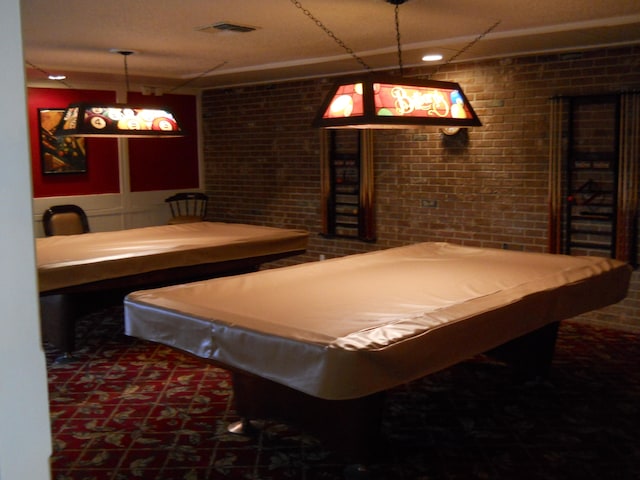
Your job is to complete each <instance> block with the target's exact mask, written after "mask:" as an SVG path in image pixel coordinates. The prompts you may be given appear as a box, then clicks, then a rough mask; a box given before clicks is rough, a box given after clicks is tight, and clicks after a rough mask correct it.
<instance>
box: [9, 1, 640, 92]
mask: <svg viewBox="0 0 640 480" xmlns="http://www.w3.org/2000/svg"><path fill="white" fill-rule="evenodd" d="M516 3H517V6H514V5H516ZM21 9H22V34H23V42H24V58H25V62H26V66H27V79H28V82H29V83H30V84H39V83H42V82H45V81H46V75H45V73H56V74H57V73H62V74H65V75H67V79H66V80H65V82H66V85H67V86H71V87H75V88H81V87H82V88H86V85H87V84H111V85H113V83H114V82H123V84H124V82H125V78H124V59H123V57H122V55H119V54H117V53H113V52H112V50H128V51H134V52H135V53H134V55H131V56H129V57H127V64H128V72H129V82H130V89H131V90H140V89H141V87H142V86H148V87H154V88H158V89H160V90H162V91H164V92H167V91H179V90H184V89H185V88H187V89H191V88H193V89H200V88H214V87H225V86H231V85H242V84H255V83H266V82H268V83H272V82H278V81H283V80H289V79H299V78H310V77H328V76H335V75H341V74H348V73H354V72H363V71H364V70H365V67H364V66H363V65H362V64H361V63H359V62H358V61H357V60H356V59H355V58H354V57H353V56H352V55H351V54H350V53H348V50H351V51H353V53H354V54H355V56H356V57H358V58H359V59H361V60H362V61H363V62H364V63H365V64H366V65H367V67H368V68H370V69H372V70H385V69H386V70H388V69H397V68H398V65H399V58H398V49H397V39H396V28H395V6H394V5H392V4H390V3H388V2H387V1H386V0H299V1H296V0H109V1H105V0H21ZM305 12H307V13H305ZM398 15H399V17H398V18H399V25H400V39H401V46H402V48H401V51H402V64H403V66H404V67H406V68H408V67H410V66H414V65H424V63H423V62H422V61H421V58H422V56H423V55H424V54H426V53H435V52H438V53H441V54H443V55H444V60H443V61H442V62H440V63H443V62H448V61H455V62H462V61H464V62H466V61H470V60H474V59H487V58H502V57H512V56H519V55H529V54H538V53H566V52H576V51H577V52H579V51H583V50H585V49H592V48H597V47H602V46H618V45H632V44H636V45H637V44H640V2H638V0H592V1H587V2H585V1H584V0H562V1H560V0H536V1H535V2H513V1H507V0H482V1H479V0H456V1H455V2H454V1H451V0H407V1H406V3H404V4H402V5H400V6H399V7H398ZM311 17H314V18H315V19H316V20H317V22H316V20H314V19H312V18H311ZM218 22H228V23H233V24H239V25H243V26H252V27H255V30H254V31H251V32H249V33H238V32H233V31H219V30H216V29H207V28H206V27H207V26H210V25H212V24H216V23H218ZM318 23H320V24H322V26H324V28H326V30H327V31H325V30H323V28H321V26H319V25H318ZM492 27H493V29H492ZM488 30H490V32H489V33H487V34H486V35H484V36H483V33H485V32H487V31H488ZM329 32H331V33H333V35H334V36H335V38H332V37H331V36H330V35H329ZM480 37H482V38H480ZM479 38H480V40H478V39H479ZM336 40H338V41H336ZM476 40H478V41H477V42H476ZM339 41H341V42H343V45H340V43H339ZM474 42H475V43H474ZM453 57H455V59H453ZM433 68H434V69H435V68H437V64H434V66H433ZM49 82H50V81H49Z"/></svg>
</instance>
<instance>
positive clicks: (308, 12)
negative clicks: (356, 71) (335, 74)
mask: <svg viewBox="0 0 640 480" xmlns="http://www.w3.org/2000/svg"><path fill="white" fill-rule="evenodd" d="M291 3H293V4H294V5H295V6H296V7H297V8H299V9H300V10H301V11H302V13H304V14H305V15H306V16H307V17H309V19H310V20H311V21H312V22H313V23H315V24H316V25H317V26H318V27H320V28H321V29H322V30H323V31H324V33H326V34H327V35H328V36H329V37H331V38H332V39H333V40H334V41H335V42H336V43H337V44H338V45H340V46H341V47H342V48H343V49H344V50H345V51H346V52H347V53H348V54H349V55H351V56H352V57H353V58H354V59H355V60H356V61H357V62H358V63H359V64H360V65H362V66H363V67H364V68H365V70H369V71H370V70H371V67H370V66H369V65H367V64H366V63H365V61H364V60H363V59H362V58H360V57H359V56H358V55H356V53H355V52H354V51H353V50H352V49H351V48H349V47H348V46H347V45H346V44H345V43H344V42H343V41H342V40H340V39H339V38H338V37H336V35H335V34H334V33H333V32H332V31H331V30H329V29H328V28H327V27H326V26H325V25H324V24H323V23H322V22H321V21H320V20H319V19H317V18H316V17H315V16H314V15H313V14H312V13H311V12H310V11H309V10H307V9H306V8H304V7H303V6H302V4H301V3H300V2H299V1H298V0H291Z"/></svg>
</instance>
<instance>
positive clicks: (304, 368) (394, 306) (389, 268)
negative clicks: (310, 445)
mask: <svg viewBox="0 0 640 480" xmlns="http://www.w3.org/2000/svg"><path fill="white" fill-rule="evenodd" d="M629 277H630V268H629V267H628V266H627V265H626V264H623V263H622V262H618V261H615V260H609V259H605V258H598V257H570V256H563V255H551V254H537V253H523V252H515V251H507V250H497V249H484V248H473V247H462V246H456V245H452V244H448V243H421V244H416V245H411V246H406V247H399V248H393V249H389V250H383V251H379V252H373V253H367V254H361V255H352V256H348V257H343V258H338V259H333V260H328V261H324V262H314V263H307V264H302V265H297V266H293V267H286V268H280V269H274V270H265V271H261V272H256V273H251V274H246V275H239V276H235V277H227V278H220V279H213V280H208V281H203V282H196V283H192V284H186V285H177V286H174V287H167V288H161V289H155V290H148V291H139V292H134V293H132V294H130V295H129V296H128V297H127V298H126V299H125V328H126V332H127V333H128V334H129V335H132V336H136V337H140V338H143V339H147V340H152V341H155V342H160V343H163V344H166V345H170V346H173V347H176V348H179V349H181V350H185V351H187V352H190V353H193V354H195V355H197V356H199V357H202V358H205V359H212V360H215V361H218V362H221V363H223V364H225V365H228V366H230V367H236V368H239V369H242V370H243V371H246V372H249V373H254V374H257V375H259V376H261V377H264V378H267V379H269V380H272V381H275V382H278V383H281V384H284V385H287V386H289V387H292V388H294V389H297V390H300V391H303V392H306V393H308V394H310V395H314V396H317V397H320V398H325V399H347V398H357V397H361V396H365V395H368V394H371V393H374V392H377V391H381V390H385V389H388V388H391V387H393V386H396V385H399V384H402V383H405V382H407V381H410V380H413V379H416V378H419V377H421V376H424V375H426V374H429V373H432V372H434V371H437V370H440V369H442V368H445V367H447V366H450V365H453V364H455V363H457V362H459V361H462V360H464V359H466V358H468V357H470V356H472V355H475V354H478V353H481V352H484V351H487V350H489V349H491V348H493V347H496V346H498V345H501V344H503V343H505V342H507V341H509V340H511V339H514V338H516V337H518V336H521V335H523V334H526V333H529V332H531V331H533V330H536V329H538V328H540V327H542V326H544V325H546V324H548V323H551V322H554V321H559V320H562V319H564V318H568V317H572V316H575V315H577V314H579V313H582V312H585V311H589V310H592V309H596V308H600V307H602V306H605V305H608V304H611V303H614V302H616V301H618V300H620V299H622V298H624V296H625V295H626V291H627V288H628V282H629Z"/></svg>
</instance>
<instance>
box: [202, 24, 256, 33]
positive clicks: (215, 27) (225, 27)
mask: <svg viewBox="0 0 640 480" xmlns="http://www.w3.org/2000/svg"><path fill="white" fill-rule="evenodd" d="M256 28H257V27H252V26H250V25H240V24H237V23H231V22H217V23H214V24H212V25H206V26H204V27H198V28H197V29H196V30H199V31H201V32H209V33H215V32H239V33H248V32H253V31H254V30H256Z"/></svg>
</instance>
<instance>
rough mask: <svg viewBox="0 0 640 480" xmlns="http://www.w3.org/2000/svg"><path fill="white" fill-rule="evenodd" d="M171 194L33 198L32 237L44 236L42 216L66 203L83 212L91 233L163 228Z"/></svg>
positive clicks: (166, 219) (169, 214) (145, 193)
mask: <svg viewBox="0 0 640 480" xmlns="http://www.w3.org/2000/svg"><path fill="white" fill-rule="evenodd" d="M190 191H191V190H190ZM174 193H177V191H173V190H171V191H155V192H137V193H130V194H127V195H123V194H104V195H80V196H65V197H46V198H34V199H33V214H34V228H35V235H36V237H43V236H44V228H43V227H42V214H43V213H44V211H45V210H47V208H49V207H50V206H52V205H61V204H68V203H72V204H75V205H78V206H80V207H82V209H84V211H85V212H86V213H87V217H88V218H89V227H90V228H91V231H92V232H106V231H111V230H124V229H129V228H137V227H149V226H153V225H164V224H166V223H167V221H168V220H169V217H170V216H171V212H170V210H169V206H168V205H167V204H166V203H165V202H164V199H165V198H167V197H169V196H171V195H173V194H174Z"/></svg>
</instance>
